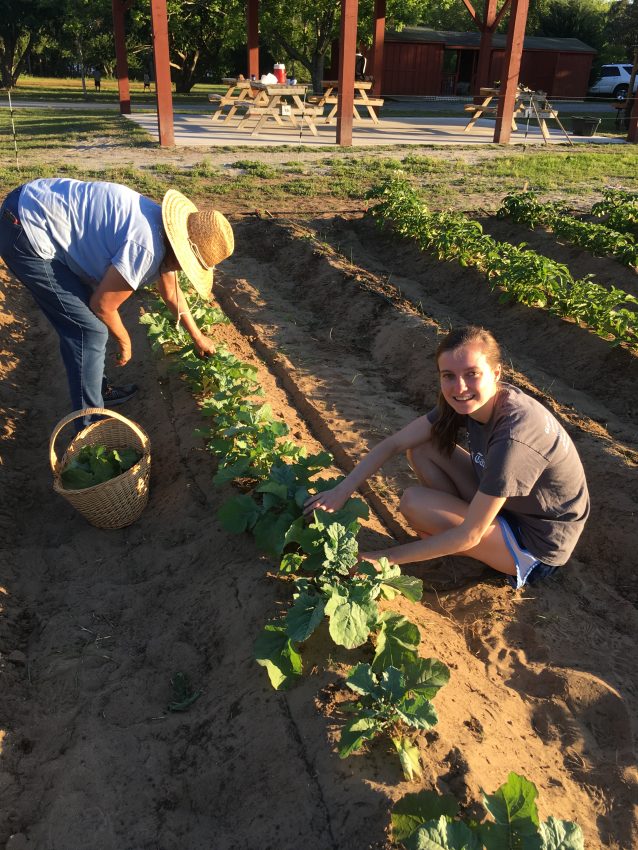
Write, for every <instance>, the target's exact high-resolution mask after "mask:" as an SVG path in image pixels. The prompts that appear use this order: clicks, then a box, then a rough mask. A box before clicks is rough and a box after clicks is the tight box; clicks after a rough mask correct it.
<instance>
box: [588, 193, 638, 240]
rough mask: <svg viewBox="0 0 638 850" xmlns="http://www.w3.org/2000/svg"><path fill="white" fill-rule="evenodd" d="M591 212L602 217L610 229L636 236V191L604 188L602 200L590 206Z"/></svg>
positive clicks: (637, 210)
mask: <svg viewBox="0 0 638 850" xmlns="http://www.w3.org/2000/svg"><path fill="white" fill-rule="evenodd" d="M591 214H592V215H595V216H597V217H598V218H604V219H605V224H606V226H607V227H610V228H611V229H612V230H617V231H618V232H619V233H631V234H633V235H634V236H638V192H628V191H626V190H625V189H605V190H604V191H603V200H602V201H598V202H597V203H595V204H594V205H593V206H592V208H591Z"/></svg>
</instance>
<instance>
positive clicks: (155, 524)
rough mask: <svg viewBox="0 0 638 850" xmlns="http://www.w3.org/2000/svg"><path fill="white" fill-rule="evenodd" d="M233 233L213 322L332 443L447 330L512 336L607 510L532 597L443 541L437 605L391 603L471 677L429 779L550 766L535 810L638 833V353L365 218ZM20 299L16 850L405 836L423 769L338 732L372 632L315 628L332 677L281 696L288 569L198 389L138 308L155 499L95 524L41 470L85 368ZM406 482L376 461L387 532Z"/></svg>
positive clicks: (442, 728) (12, 573)
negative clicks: (215, 446) (178, 675)
mask: <svg viewBox="0 0 638 850" xmlns="http://www.w3.org/2000/svg"><path fill="white" fill-rule="evenodd" d="M236 242H237V250H236V252H235V254H234V255H233V257H232V258H231V259H230V260H228V261H227V262H226V263H225V264H224V267H223V268H224V272H223V274H221V273H218V297H219V300H220V302H221V303H222V305H223V306H224V308H225V309H226V310H227V311H228V313H229V314H230V315H231V318H233V319H234V321H235V322H236V324H235V325H231V326H227V327H226V328H224V329H223V330H222V331H221V334H222V337H223V339H224V341H225V342H226V344H227V345H228V346H229V347H230V348H231V350H233V351H234V352H235V353H237V354H238V355H239V356H241V357H242V359H245V360H251V361H252V362H255V363H259V361H258V360H257V358H256V352H258V353H259V356H260V357H261V358H263V359H264V361H265V363H266V365H260V371H261V375H262V382H263V384H264V386H265V388H266V394H267V397H268V400H269V402H270V403H271V404H272V405H273V408H274V409H275V411H276V412H277V413H278V414H279V415H281V416H282V417H283V418H284V419H285V421H286V422H287V423H288V424H289V425H290V426H291V428H292V431H293V435H294V438H295V440H296V441H297V442H301V443H304V444H305V445H307V446H308V447H309V448H310V449H316V448H318V447H319V446H320V445H321V444H324V445H327V446H328V448H330V449H331V450H333V451H335V453H336V455H337V458H338V460H339V461H340V462H341V463H342V464H343V465H344V466H347V464H348V462H349V460H348V459H349V458H350V459H353V458H356V457H357V456H358V455H359V454H360V453H361V451H362V450H364V449H365V447H366V446H368V445H371V444H374V443H375V442H376V441H377V440H378V439H379V438H380V437H381V436H383V435H384V434H386V433H388V432H389V431H390V430H393V429H395V428H396V427H397V426H398V425H400V424H402V423H403V422H406V421H408V420H409V419H410V418H411V417H413V416H415V415H416V413H417V412H421V411H422V410H423V409H424V407H425V406H426V405H428V404H429V403H430V401H431V399H432V398H434V394H435V385H434V383H433V379H434V374H433V370H432V368H431V355H432V351H433V349H434V346H435V344H436V340H437V335H438V334H439V332H440V331H441V330H442V329H445V328H446V327H447V326H448V325H449V324H456V323H458V322H461V321H464V322H465V321H474V322H483V323H485V324H487V325H488V326H490V327H492V328H493V329H494V330H495V332H496V334H497V336H498V337H499V338H500V339H501V340H502V341H503V343H504V344H505V346H506V348H507V350H508V353H509V358H510V360H509V368H508V375H507V377H508V380H511V381H513V382H515V383H519V384H520V385H521V386H523V387H525V388H526V389H527V390H528V391H529V392H531V393H533V394H535V395H537V396H538V397H539V398H541V400H543V401H544V402H545V403H547V404H548V405H549V406H551V407H552V409H553V410H554V411H555V413H556V415H557V416H559V417H560V418H561V419H562V421H563V422H564V424H565V425H566V427H567V428H568V429H569V430H570V433H571V434H572V436H573V437H574V439H575V441H576V444H577V446H578V448H579V451H580V453H581V456H582V458H583V462H584V464H585V467H586V471H587V475H588V479H589V484H590V489H591V492H592V496H593V511H592V517H591V519H590V521H589V524H588V526H587V529H586V532H585V535H584V538H583V540H582V542H581V544H580V545H579V547H578V549H577V552H576V555H575V557H574V558H573V559H572V561H571V562H570V564H569V566H568V567H566V568H565V569H564V570H561V572H560V573H559V576H558V578H556V579H553V580H551V581H549V582H547V583H546V584H544V585H542V586H539V587H538V588H535V589H530V590H526V591H525V592H523V593H519V594H517V593H514V592H513V591H512V590H511V589H510V588H509V587H508V586H506V585H505V584H504V582H503V581H502V579H501V578H499V577H493V576H492V575H490V574H488V571H484V570H482V569H481V568H480V566H477V565H476V564H472V562H470V561H468V560H465V559H449V560H447V561H445V562H441V563H434V564H432V565H431V566H430V567H429V568H428V569H427V570H426V571H425V572H424V573H423V576H424V579H425V584H426V588H427V591H426V595H425V598H424V602H423V604H420V605H413V604H410V603H407V602H405V603H403V604H399V603H396V602H394V603H393V608H395V609H398V610H401V611H402V612H403V613H405V614H406V615H407V616H408V617H409V618H410V619H411V620H413V621H414V622H417V623H418V625H419V627H420V630H421V634H422V639H423V642H422V652H423V654H424V655H425V656H435V657H438V658H440V659H441V660H442V661H444V662H445V663H446V664H448V665H449V667H450V668H451V671H452V678H451V681H450V684H449V685H448V686H446V688H445V689H443V690H442V691H441V693H440V694H439V696H438V697H437V702H436V704H437V710H438V713H439V717H440V721H439V724H438V726H437V727H436V729H435V730H434V731H433V732H432V733H428V735H427V736H425V735H423V736H422V739H421V749H422V753H423V756H424V762H425V775H424V780H423V785H424V787H433V788H437V789H438V790H440V791H451V792H453V793H454V794H456V795H457V797H459V798H460V799H461V800H462V801H463V802H464V803H465V804H467V805H471V804H472V803H473V801H475V800H477V799H478V798H479V796H480V789H481V788H484V789H486V790H488V791H492V790H494V789H495V788H496V787H497V786H498V785H499V784H501V783H502V782H503V781H505V779H506V777H507V774H508V772H509V771H511V770H516V771H517V772H519V773H522V774H524V775H525V776H527V777H528V778H529V779H531V780H533V781H534V782H535V783H536V784H537V787H538V788H539V792H540V800H539V807H540V813H541V816H542V818H543V819H544V818H546V817H547V816H548V815H550V814H553V815H554V816H556V817H560V818H567V819H572V820H576V821H577V822H578V823H580V824H581V826H582V827H583V830H584V832H585V839H586V846H587V847H588V850H591V849H592V848H610V850H612V849H613V850H632V848H633V847H635V846H636V844H637V843H638V841H637V839H638V820H637V818H636V814H635V813H636V804H637V803H638V793H637V788H638V784H637V775H636V769H635V761H636V760H635V740H634V736H635V729H634V725H633V724H634V722H635V717H636V716H637V711H636V708H637V703H638V693H637V690H636V682H637V681H638V679H637V677H636V673H637V672H638V671H637V669H636V667H637V664H636V661H635V635H636V627H637V625H638V616H637V613H636V608H635V604H636V602H637V601H638V583H637V580H636V576H635V551H636V543H637V540H636V537H637V531H636V522H635V516H636V512H637V509H638V504H637V503H638V493H637V491H636V486H635V481H636V460H637V458H638V433H637V429H636V424H635V421H636V420H635V410H636V408H635V386H636V377H637V375H636V368H637V365H636V358H635V357H632V356H631V355H629V354H628V353H627V352H623V351H620V350H616V351H611V349H609V348H606V347H604V344H603V343H602V342H601V341H600V340H597V339H596V338H595V337H593V335H591V334H588V333H587V332H586V331H584V330H582V329H580V328H577V327H575V326H573V325H569V324H568V323H565V322H559V321H558V320H554V319H552V318H551V317H547V316H546V315H545V314H542V313H540V311H529V310H524V309H523V308H517V307H506V308H503V307H502V306H500V305H498V304H497V295H491V294H489V293H487V291H486V290H485V288H484V287H482V286H481V283H480V281H479V280H478V278H475V277H473V276H472V275H471V274H469V273H468V272H467V270H460V269H459V268H458V267H454V266H452V265H450V266H444V265H441V264H439V263H436V262H434V261H431V260H428V259H425V258H423V257H421V256H419V255H416V254H414V253H411V252H410V251H409V250H408V249H404V248H403V247H401V248H398V247H397V245H396V243H394V242H392V241H391V240H389V239H387V238H385V237H384V236H382V235H381V234H379V233H378V232H376V231H374V230H372V229H371V226H370V224H369V223H368V222H367V221H366V220H363V219H360V218H358V217H355V218H352V219H346V218H339V219H334V218H317V219H315V220H314V221H312V222H310V223H308V222H306V223H303V224H300V223H296V222H290V221H287V222H286V221H279V222H277V221H271V222H264V221H260V220H257V219H243V220H242V221H237V222H236ZM220 271H221V270H220ZM609 273H610V274H611V273H612V270H611V269H610V270H609ZM2 292H3V293H4V296H5V298H4V300H3V301H2V302H1V303H0V322H1V323H2V325H1V326H2V357H1V358H0V372H1V375H0V376H1V377H2V378H3V381H2V384H1V385H0V409H1V410H2V412H3V414H4V417H3V419H4V422H5V425H4V428H3V432H2V441H1V442H0V452H1V456H2V471H3V473H4V475H3V485H2V486H3V498H2V513H0V523H1V527H2V531H3V537H4V539H5V540H6V541H7V546H6V552H5V556H4V558H3V569H2V581H0V584H1V585H2V588H3V590H2V591H0V593H1V594H2V595H1V596H0V606H1V607H2V611H0V672H1V673H2V681H3V684H4V687H3V689H2V690H1V691H0V736H1V735H2V734H3V733H4V740H3V741H2V756H3V758H2V760H1V761H0V788H1V789H2V798H3V809H2V812H3V813H2V815H0V847H3V846H5V845H6V847H7V848H11V850H16V848H17V850H20V848H28V850H158V848H159V850H184V848H189V850H200V848H201V850H210V848H211V847H214V848H215V850H226V848H228V850H243V848H245V850H257V848H260V850H262V849H263V848H273V850H275V848H276V850H298V848H301V847H304V848H307V850H314V849H315V848H316V850H327V849H328V848H334V850H362V848H376V849H377V850H381V848H387V847H389V846H390V845H389V840H388V837H387V834H386V829H387V825H388V821H389V816H388V813H389V805H390V802H391V801H392V800H393V799H396V798H398V797H399V796H401V795H402V794H403V793H405V792H406V791H411V790H416V788H417V787H419V786H418V784H417V783H406V782H404V781H402V777H401V774H400V770H399V768H398V763H397V762H396V758H395V757H394V756H393V755H392V754H391V753H390V752H389V751H388V750H387V749H386V748H385V746H383V745H380V746H375V747H372V749H371V752H370V753H369V754H367V755H361V756H356V757H352V758H350V759H348V760H346V761H341V760H339V758H338V755H337V752H336V741H337V738H338V733H339V728H340V725H341V723H342V720H341V718H340V717H339V715H338V711H336V706H338V703H339V701H340V695H339V689H338V681H339V679H340V674H341V673H342V671H343V667H344V665H345V664H348V665H349V664H353V663H356V662H357V661H359V660H365V659H366V657H367V656H366V651H365V650H363V651H362V652H360V653H359V652H351V653H348V652H345V651H343V652H338V651H335V649H334V646H332V647H331V646H330V645H329V643H328V641H327V640H326V637H325V635H324V634H323V633H320V634H318V635H316V636H314V637H313V638H312V640H311V641H310V642H309V646H308V647H307V648H306V649H305V651H304V664H305V669H307V670H308V671H312V675H309V677H308V678H307V679H305V680H304V682H303V683H302V685H301V686H299V687H298V688H296V689H295V690H293V691H291V692H289V693H288V694H279V693H275V692H273V691H272V690H271V689H270V686H269V684H268V681H267V678H266V676H265V674H264V671H263V670H262V669H261V668H260V667H258V666H257V665H256V664H255V663H254V661H253V660H252V643H253V641H254V638H255V637H256V635H257V634H258V632H259V631H260V629H261V628H262V626H263V624H264V623H265V622H266V621H267V620H268V619H269V618H270V617H272V616H273V614H274V613H275V612H276V611H277V610H278V607H279V606H280V605H281V604H283V603H287V601H288V599H289V587H288V585H287V583H286V582H282V581H280V580H278V579H276V578H274V577H273V576H272V575H271V574H270V573H269V572H268V569H269V565H268V562H267V561H265V560H263V559H262V558H260V557H259V556H258V555H257V553H256V550H255V548H254V546H253V544H252V542H251V540H250V539H249V538H248V537H243V536H239V537H235V536H229V535H227V534H226V533H225V532H224V531H222V530H221V528H220V527H219V524H218V523H217V521H216V518H215V517H216V511H217V508H218V506H219V505H220V504H222V502H223V501H224V500H225V499H226V498H227V497H228V496H229V495H230V493H231V492H232V491H231V488H221V489H215V488H214V487H213V486H212V484H211V479H212V475H213V473H214V464H213V462H212V460H211V459H210V458H209V457H208V455H207V454H206V453H205V452H204V451H203V449H202V445H201V441H200V440H199V439H198V438H196V437H195V436H194V435H193V431H194V429H195V427H197V426H198V425H199V424H200V422H201V419H200V417H199V415H198V412H197V409H196V405H195V403H194V401H193V400H192V398H191V397H190V395H189V394H188V393H187V391H186V389H185V387H184V386H183V385H182V384H181V382H180V381H179V379H178V378H177V377H176V376H175V374H174V373H173V372H171V371H169V369H168V367H167V364H166V362H165V361H163V360H161V359H159V358H158V357H156V356H154V355H151V353H150V352H149V350H148V345H147V343H146V340H145V338H144V335H143V331H142V328H141V327H136V326H135V322H134V319H135V314H134V313H133V312H132V311H131V313H130V315H129V321H128V326H129V327H130V328H135V332H134V346H135V350H136V357H135V359H134V361H133V362H132V364H131V365H130V366H129V367H127V375H126V377H127V378H128V379H131V380H132V379H135V380H137V381H138V383H140V384H141V386H142V390H141V392H140V394H139V398H138V399H137V400H136V401H135V402H133V403H131V404H130V405H129V406H128V407H127V408H126V411H125V412H126V413H128V414H130V415H131V416H133V417H134V418H135V419H136V420H138V421H139V422H140V423H141V424H142V425H143V427H145V428H146V429H147V430H148V432H149V433H150V436H151V442H152V447H153V480H152V493H151V499H150V503H149V506H148V508H147V510H146V511H145V513H144V514H143V516H142V518H141V519H140V520H139V521H138V522H137V523H136V524H135V525H133V526H132V527H131V528H129V529H123V530H120V531H114V532H100V531H97V530H95V529H93V528H91V527H90V526H88V525H87V524H86V523H85V522H84V520H83V519H82V518H81V517H80V516H79V515H77V514H76V513H75V512H74V511H73V509H72V508H71V507H70V506H68V505H67V504H66V503H65V502H64V501H63V500H61V499H60V498H59V497H57V496H55V495H54V494H53V493H52V491H51V488H50V481H51V474H50V471H49V469H48V466H47V448H48V447H47V442H48V436H49V434H50V433H51V430H52V428H53V426H54V425H55V423H56V422H57V421H58V419H59V418H60V417H61V416H62V415H63V413H64V412H65V410H66V402H65V398H66V393H65V388H64V386H63V381H62V376H61V372H60V369H59V367H58V364H57V360H56V356H54V344H53V341H52V336H51V334H50V333H49V330H48V328H47V327H46V326H45V325H44V323H43V321H42V320H41V318H40V317H39V315H38V314H37V312H36V311H35V310H34V309H33V308H32V306H31V304H30V303H29V301H28V300H27V299H26V297H25V294H24V292H23V290H22V288H21V287H20V286H19V285H18V284H16V283H15V282H13V281H11V280H7V279H6V278H5V280H4V282H3V286H2ZM408 480H409V476H408V471H407V469H406V468H405V466H404V465H403V464H401V463H397V464H396V465H395V466H393V467H391V468H389V469H388V470H386V472H385V474H384V475H383V476H378V477H377V479H376V480H375V481H374V482H373V488H374V490H375V493H376V496H375V498H374V499H373V500H372V502H373V505H376V507H377V508H378V510H379V512H380V514H381V518H382V519H383V520H384V521H385V523H386V527H385V528H384V526H383V524H382V523H381V522H380V521H379V520H373V521H372V522H371V523H370V524H369V527H368V528H367V529H366V531H365V532H364V535H367V537H368V538H369V539H370V540H376V541H378V539H379V535H383V537H384V538H386V539H387V538H388V536H389V532H388V531H387V530H386V529H387V528H390V529H394V530H396V525H395V524H394V520H396V517H397V510H396V509H397V497H398V493H399V492H400V490H401V489H402V487H403V486H404V485H405V483H406V482H407V481H408ZM364 539H365V538H364ZM468 578H470V579H472V581H470V582H469V583H466V580H467V579H468ZM12 652H14V653H15V652H17V653H18V654H17V655H13V656H11V653H12ZM177 671H185V672H187V673H188V674H189V675H190V677H191V679H192V681H193V682H194V684H195V686H196V687H198V688H202V690H203V694H202V696H201V697H200V698H199V699H198V700H197V702H196V703H195V704H194V705H193V707H192V708H191V709H190V711H188V712H186V713H183V714H174V713H169V712H168V711H167V710H166V706H167V703H168V702H169V701H170V698H171V690H170V685H169V682H170V678H171V676H172V675H173V674H174V673H175V672H177ZM15 834H18V837H14V838H10V836H12V835H15ZM3 842H4V843H3Z"/></svg>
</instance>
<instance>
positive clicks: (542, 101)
mask: <svg viewBox="0 0 638 850" xmlns="http://www.w3.org/2000/svg"><path fill="white" fill-rule="evenodd" d="M479 91H480V94H481V95H482V96H483V101H482V102H481V103H468V104H467V105H466V106H465V107H464V108H465V111H466V112H471V113H472V116H471V118H470V120H469V121H468V123H467V124H466V125H465V128H464V131H463V132H465V133H467V131H468V130H470V129H471V128H472V127H473V126H474V124H475V123H476V122H477V120H478V119H479V118H480V117H481V116H482V115H484V114H485V113H487V114H488V115H496V111H497V109H498V99H499V97H500V95H501V90H500V89H498V88H481V89H480V90H479ZM492 101H495V103H492ZM517 115H519V116H520V117H522V118H527V119H528V120H529V119H530V118H535V119H536V120H537V121H538V126H539V128H540V131H541V133H542V136H543V139H544V141H545V143H546V144H547V143H548V142H549V140H550V135H549V129H548V127H547V119H548V118H553V119H554V120H555V121H556V122H557V124H558V126H559V127H560V128H561V130H562V131H563V133H564V134H565V136H566V137H567V133H566V132H565V128H564V127H563V125H562V124H561V123H560V120H559V118H558V112H557V110H556V109H554V107H553V106H552V105H551V103H549V101H548V100H547V94H546V92H543V91H532V90H531V89H528V88H525V86H519V87H518V90H517V92H516V98H515V100H514V112H513V113H512V130H518V127H517V126H516V120H515V119H516V116H517ZM567 138H568V141H570V143H571V140H570V139H569V137H567Z"/></svg>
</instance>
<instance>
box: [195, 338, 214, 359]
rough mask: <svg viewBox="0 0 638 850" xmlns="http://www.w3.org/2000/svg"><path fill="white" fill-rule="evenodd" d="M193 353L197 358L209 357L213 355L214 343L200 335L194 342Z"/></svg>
mask: <svg viewBox="0 0 638 850" xmlns="http://www.w3.org/2000/svg"><path fill="white" fill-rule="evenodd" d="M195 353H196V354H197V356H198V357H210V356H211V354H214V353H215V343H214V342H213V340H212V339H210V338H209V337H207V336H204V334H200V336H198V337H197V339H196V340H195Z"/></svg>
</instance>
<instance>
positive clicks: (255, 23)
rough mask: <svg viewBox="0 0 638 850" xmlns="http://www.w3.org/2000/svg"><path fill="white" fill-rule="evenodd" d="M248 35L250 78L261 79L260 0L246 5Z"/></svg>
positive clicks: (252, 0)
mask: <svg viewBox="0 0 638 850" xmlns="http://www.w3.org/2000/svg"><path fill="white" fill-rule="evenodd" d="M246 31H247V32H246V34H247V39H246V40H247V43H248V76H249V77H252V76H253V74H254V75H255V79H257V80H258V79H259V0H248V3H247V4H246Z"/></svg>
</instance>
